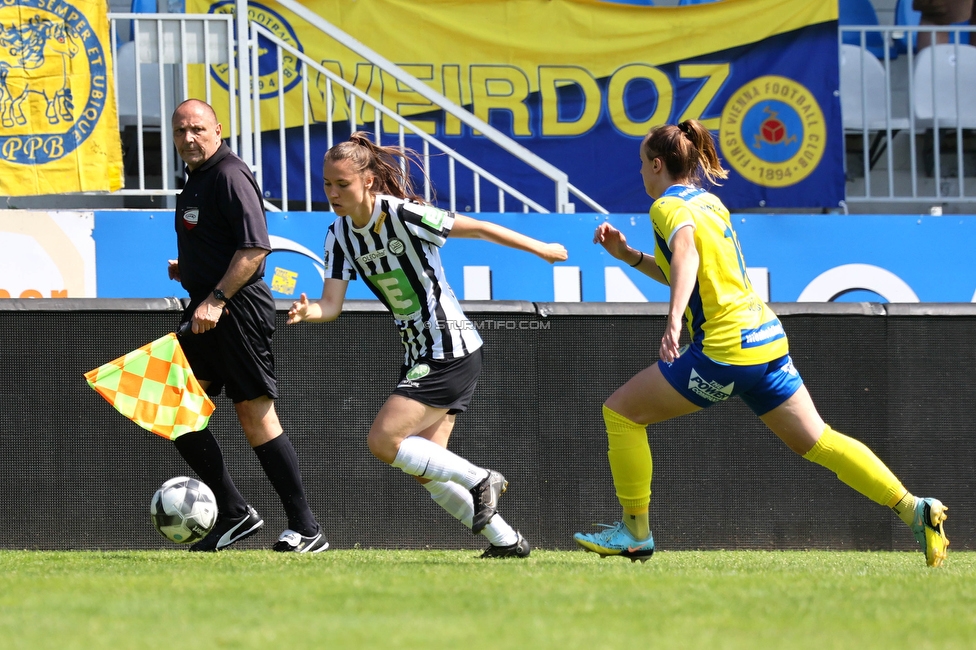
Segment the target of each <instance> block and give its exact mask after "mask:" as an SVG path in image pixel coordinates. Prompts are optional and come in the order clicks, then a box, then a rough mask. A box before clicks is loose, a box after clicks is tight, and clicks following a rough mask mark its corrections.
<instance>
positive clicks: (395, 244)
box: [386, 237, 407, 257]
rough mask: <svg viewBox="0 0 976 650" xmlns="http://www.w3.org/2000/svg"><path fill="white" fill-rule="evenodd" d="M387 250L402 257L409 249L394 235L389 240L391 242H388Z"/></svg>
mask: <svg viewBox="0 0 976 650" xmlns="http://www.w3.org/2000/svg"><path fill="white" fill-rule="evenodd" d="M386 250H388V251H389V252H390V253H391V254H392V255H396V256H397V257H400V256H401V255H403V253H404V252H405V251H406V250H407V247H406V246H405V245H404V244H403V242H402V241H400V240H399V239H397V238H396V237H394V238H393V239H391V240H390V241H389V243H387V245H386Z"/></svg>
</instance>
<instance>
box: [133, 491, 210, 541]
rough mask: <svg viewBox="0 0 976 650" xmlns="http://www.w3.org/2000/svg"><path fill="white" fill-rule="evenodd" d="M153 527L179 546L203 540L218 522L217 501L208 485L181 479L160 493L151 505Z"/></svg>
mask: <svg viewBox="0 0 976 650" xmlns="http://www.w3.org/2000/svg"><path fill="white" fill-rule="evenodd" d="M149 516H150V518H151V519H152V523H153V526H155V527H156V530H158V531H159V532H160V533H162V535H163V537H165V538H166V539H168V540H170V541H171V542H176V543H177V544H189V543H191V542H196V541H198V540H201V539H203V538H204V537H205V536H206V535H207V533H209V532H210V529H211V528H213V526H214V523H216V521H217V500H216V498H215V497H214V493H213V491H212V490H211V489H210V488H209V487H207V486H206V484H204V483H201V482H200V481H198V480H196V479H194V478H188V477H186V476H177V477H176V478H171V479H170V480H168V481H166V482H165V483H163V485H162V487H160V488H159V489H158V490H156V494H154V495H153V498H152V502H151V503H150V504H149Z"/></svg>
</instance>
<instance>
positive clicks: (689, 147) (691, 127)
mask: <svg viewBox="0 0 976 650" xmlns="http://www.w3.org/2000/svg"><path fill="white" fill-rule="evenodd" d="M641 146H642V147H643V148H644V155H645V156H646V157H647V159H648V160H652V159H654V158H660V159H661V161H662V162H663V163H664V167H665V169H667V170H668V174H669V175H670V176H671V178H673V179H674V180H675V182H679V183H692V184H694V185H700V184H701V181H702V180H703V179H704V180H705V181H706V182H708V183H709V184H711V185H718V181H719V180H721V179H724V178H728V175H729V173H728V171H726V170H725V169H723V168H722V164H721V163H720V162H719V159H718V152H717V151H716V150H715V142H714V141H713V140H712V134H711V133H709V132H708V129H706V128H705V127H704V125H703V124H702V123H701V122H699V121H698V120H685V121H684V122H681V123H679V124H677V125H673V124H666V125H664V126H659V127H656V128H654V129H651V131H650V133H648V134H647V135H646V136H645V137H644V142H643V144H642V145H641Z"/></svg>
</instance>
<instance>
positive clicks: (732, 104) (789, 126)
mask: <svg viewBox="0 0 976 650" xmlns="http://www.w3.org/2000/svg"><path fill="white" fill-rule="evenodd" d="M719 144H720V146H721V149H722V157H723V158H725V160H726V161H728V164H729V165H730V166H731V167H732V169H734V170H735V171H737V172H738V173H739V174H741V175H742V177H743V178H745V179H746V180H748V181H751V182H753V183H755V184H756V185H762V186H764V187H789V186H790V185H794V184H796V183H799V182H800V181H802V180H803V179H804V178H806V177H807V176H809V175H810V174H811V173H812V172H813V170H814V169H816V168H817V165H819V164H820V159H821V158H822V157H823V153H824V149H825V148H826V144H827V127H826V123H825V122H824V116H823V111H822V110H821V109H820V105H819V104H818V103H817V99H816V97H815V96H814V94H813V93H812V92H810V90H808V89H807V88H806V87H805V86H803V85H802V84H800V83H797V82H796V81H794V80H793V79H788V78H786V77H780V76H776V75H768V76H764V77H758V78H756V79H754V80H752V81H751V82H749V83H748V84H746V85H744V86H742V87H741V88H739V89H738V90H737V91H735V92H734V93H733V94H732V96H731V97H730V98H729V101H728V103H726V105H725V108H724V109H723V110H722V126H721V128H720V129H719Z"/></svg>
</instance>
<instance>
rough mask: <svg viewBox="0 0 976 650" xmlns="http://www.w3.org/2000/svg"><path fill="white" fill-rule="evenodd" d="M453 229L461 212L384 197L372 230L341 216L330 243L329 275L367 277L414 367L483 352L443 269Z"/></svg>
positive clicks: (327, 250) (375, 212)
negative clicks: (419, 362) (427, 361)
mask: <svg viewBox="0 0 976 650" xmlns="http://www.w3.org/2000/svg"><path fill="white" fill-rule="evenodd" d="M453 227H454V213H453V212H446V211H444V210H441V209H439V208H435V207H433V206H430V205H425V204H423V203H417V202H415V201H408V200H405V199H398V198H396V197H393V196H387V195H383V194H379V195H377V196H376V205H375V207H374V208H373V215H372V217H370V220H369V223H368V224H367V225H366V226H365V227H364V228H355V227H354V226H353V224H352V218H351V217H338V218H336V220H335V221H334V222H333V223H332V225H331V226H330V227H329V233H328V235H327V236H326V238H325V277H326V278H333V279H336V280H355V279H356V278H357V277H358V276H359V275H362V276H363V278H364V279H365V280H366V283H367V284H368V285H369V288H370V290H371V291H372V292H373V293H374V294H376V297H377V298H379V299H380V301H382V303H383V304H384V305H386V308H387V309H389V310H390V312H391V313H392V314H393V318H394V320H396V324H397V327H398V328H399V329H400V338H401V340H402V341H403V347H404V363H405V364H407V365H412V364H413V363H414V362H415V361H416V360H417V359H420V358H433V359H458V358H461V357H464V356H467V355H468V354H471V353H472V352H474V351H475V350H477V349H478V348H479V347H481V336H480V335H479V334H478V332H477V330H476V329H475V327H474V325H473V324H472V323H471V321H469V320H468V318H467V316H465V315H464V312H463V311H461V305H460V304H459V303H458V300H457V298H456V297H455V295H454V291H453V290H452V289H451V286H450V285H449V284H448V283H447V277H446V276H445V275H444V267H443V266H442V265H441V256H440V247H441V246H443V245H444V242H445V241H447V236H448V234H449V233H450V232H451V228H453Z"/></svg>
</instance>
